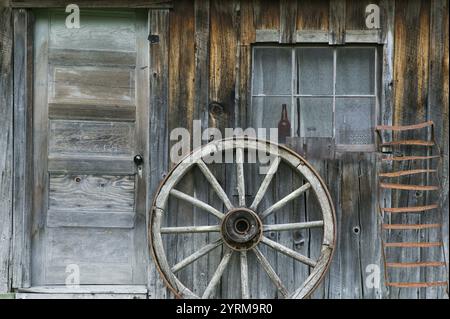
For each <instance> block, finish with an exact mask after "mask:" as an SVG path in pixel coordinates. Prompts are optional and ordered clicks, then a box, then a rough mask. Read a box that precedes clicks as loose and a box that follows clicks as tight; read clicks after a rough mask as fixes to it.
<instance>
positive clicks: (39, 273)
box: [31, 11, 49, 285]
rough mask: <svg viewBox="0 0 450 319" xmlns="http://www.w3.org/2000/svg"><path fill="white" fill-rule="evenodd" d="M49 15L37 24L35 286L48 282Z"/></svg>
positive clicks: (41, 15) (42, 14) (41, 16)
mask: <svg viewBox="0 0 450 319" xmlns="http://www.w3.org/2000/svg"><path fill="white" fill-rule="evenodd" d="M48 33H49V30H48V12H47V11H39V12H37V15H36V24H35V32H34V39H35V50H34V61H35V68H34V76H35V80H34V89H33V209H32V221H33V223H32V225H31V234H32V237H31V240H32V245H31V273H32V274H33V276H32V278H31V285H42V284H45V281H44V279H45V278H44V269H43V267H44V260H43V258H44V254H45V253H40V252H45V244H44V242H45V241H44V238H45V227H44V226H43V225H45V211H46V208H47V207H48V204H47V197H48V187H47V186H48V168H47V166H48V165H47V154H48V153H47V152H48V151H47V148H48V140H47V135H48V105H47V102H48V99H47V92H48V86H47V85H48V79H47V76H48Z"/></svg>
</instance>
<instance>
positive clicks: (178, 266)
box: [171, 239, 222, 273]
mask: <svg viewBox="0 0 450 319" xmlns="http://www.w3.org/2000/svg"><path fill="white" fill-rule="evenodd" d="M220 245H222V240H221V239H219V240H216V241H215V242H212V243H211V244H208V245H205V246H204V247H202V248H200V249H199V250H198V251H196V252H195V253H194V254H192V255H190V256H188V257H186V258H185V259H183V260H182V261H180V262H179V263H177V264H176V265H174V266H173V267H172V268H171V271H172V272H174V273H176V272H177V271H180V270H181V269H183V268H184V267H186V266H187V265H189V264H191V263H193V262H194V261H196V260H197V259H199V258H200V257H202V256H204V255H206V254H208V253H209V252H210V251H211V250H213V249H215V248H217V247H218V246H220Z"/></svg>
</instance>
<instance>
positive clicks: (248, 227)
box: [149, 138, 336, 299]
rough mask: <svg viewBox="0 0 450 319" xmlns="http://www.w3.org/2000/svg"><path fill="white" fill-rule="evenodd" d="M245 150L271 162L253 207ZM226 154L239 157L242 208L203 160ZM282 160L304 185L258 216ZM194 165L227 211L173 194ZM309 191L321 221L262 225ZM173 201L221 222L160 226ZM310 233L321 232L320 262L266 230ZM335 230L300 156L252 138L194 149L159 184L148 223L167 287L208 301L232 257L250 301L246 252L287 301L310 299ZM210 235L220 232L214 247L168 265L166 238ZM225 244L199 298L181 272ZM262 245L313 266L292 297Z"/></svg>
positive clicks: (318, 184)
mask: <svg viewBox="0 0 450 319" xmlns="http://www.w3.org/2000/svg"><path fill="white" fill-rule="evenodd" d="M244 150H246V151H247V152H248V151H258V152H259V151H264V152H266V154H270V156H271V157H272V158H273V160H272V161H271V162H270V166H269V168H268V171H267V173H266V175H265V177H264V179H263V181H262V183H261V185H260V186H259V190H258V191H257V193H256V195H255V197H254V199H253V202H252V204H251V205H250V206H249V207H246V206H245V204H246V201H245V184H246V183H245V178H244V165H243V162H244V160H243V159H244ZM226 151H228V152H230V151H231V152H235V154H236V157H235V162H236V177H237V185H236V186H237V190H238V198H239V205H238V206H237V207H234V206H233V204H232V202H231V200H230V199H229V197H228V195H227V194H226V193H225V191H224V190H223V188H222V187H221V185H220V184H219V182H218V181H217V179H216V178H215V176H214V174H213V173H212V172H211V170H210V169H209V168H208V166H207V165H206V164H205V161H204V158H207V157H208V156H211V154H214V153H216V152H226ZM282 161H283V162H285V163H286V164H288V166H289V167H290V168H291V169H292V170H294V171H295V172H297V173H299V174H300V175H301V176H302V178H303V180H304V184H303V185H302V186H301V187H300V188H298V189H296V190H294V191H293V192H291V193H290V194H288V195H287V196H285V197H284V198H282V199H281V200H279V201H277V202H276V203H274V204H273V205H271V206H270V207H268V208H266V209H264V210H263V211H260V210H258V205H259V203H260V202H261V200H262V198H263V197H264V194H265V193H266V191H267V189H268V186H269V184H270V183H271V180H272V177H273V176H274V175H275V173H276V171H277V170H278V167H279V164H280V162H282ZM195 166H197V167H198V168H199V169H200V170H201V172H202V173H203V175H204V176H205V178H206V180H207V181H208V182H209V183H210V186H211V187H212V189H213V190H214V191H215V193H216V194H217V195H218V197H219V198H220V199H221V201H222V202H223V207H224V209H223V211H220V210H218V209H216V208H214V207H213V206H211V205H209V204H208V203H206V202H205V201H201V200H199V199H197V198H194V197H192V196H190V195H188V194H186V193H183V192H180V191H179V190H176V189H175V186H176V185H177V184H178V182H180V180H181V179H182V178H183V176H184V175H185V174H186V173H187V172H188V171H190V170H192V169H193V168H194V167H195ZM308 191H313V192H314V193H315V195H316V198H317V200H318V202H319V207H320V209H321V215H322V219H321V220H314V221H306V222H300V223H299V222H295V223H287V224H270V225H267V224H264V220H265V218H266V217H267V216H269V215H271V214H272V213H274V212H275V211H277V210H279V209H280V208H282V207H283V206H285V205H286V204H287V203H288V202H290V201H292V200H293V199H295V198H297V197H299V196H300V195H301V194H303V193H305V192H308ZM169 196H173V197H175V198H177V199H178V200H182V201H186V202H188V203H190V204H192V205H193V206H195V207H198V208H200V209H201V210H204V211H205V212H208V213H210V214H212V215H214V216H215V217H217V225H205V226H186V227H170V225H168V226H165V225H164V226H163V225H162V223H163V216H164V214H170V212H169V211H168V209H167V207H168V200H169ZM307 228H322V229H323V237H322V238H323V240H322V245H321V251H320V257H319V258H318V259H317V260H313V259H311V258H309V257H307V256H304V255H302V254H300V253H298V252H296V251H295V250H293V249H291V248H288V247H285V246H283V245H281V244H280V243H278V242H276V241H273V240H271V239H269V238H267V237H266V236H264V233H265V232H267V231H271V232H277V231H286V230H298V229H307ZM335 229H336V227H335V213H334V208H333V204H332V201H331V198H330V195H329V193H328V190H327V189H326V187H325V184H324V183H323V181H322V180H321V178H320V176H319V175H318V174H317V173H316V171H315V170H314V169H313V168H312V167H311V166H310V165H309V164H308V163H307V162H306V161H305V160H304V159H303V158H302V157H300V156H299V155H298V154H296V153H294V152H292V151H290V150H289V149H287V148H285V147H282V146H279V145H277V144H274V143H271V142H268V141H262V140H254V139H248V138H234V139H225V140H221V141H214V142H211V143H209V144H207V145H205V146H203V147H201V148H199V149H198V150H195V151H194V152H193V153H191V154H190V155H188V156H187V157H185V158H184V159H183V160H182V161H181V162H180V163H179V164H178V165H176V166H175V167H174V168H173V169H172V170H171V171H170V173H169V174H168V175H167V177H166V178H165V179H164V181H163V182H162V183H161V185H160V188H159V190H158V192H157V194H156V195H155V198H154V202H153V208H152V212H151V218H150V224H149V236H150V238H149V243H150V244H149V245H150V247H149V248H150V251H151V253H152V254H153V257H154V260H155V262H156V265H157V267H158V270H159V271H160V273H161V275H162V277H163V279H164V281H165V283H166V285H167V286H168V287H169V288H170V289H171V290H172V291H173V293H174V294H175V295H176V296H177V297H179V298H210V297H211V296H212V294H213V293H214V291H215V289H216V287H217V286H218V284H219V282H220V280H221V277H222V274H223V273H224V270H225V268H226V267H227V265H228V263H229V261H230V258H231V256H232V254H239V257H240V271H241V278H240V283H241V293H242V298H244V299H246V298H249V297H250V296H249V276H248V259H247V254H248V253H254V254H255V255H256V260H258V261H259V263H260V264H261V266H262V268H263V269H264V270H265V271H266V273H267V275H268V276H269V278H270V280H271V281H272V282H273V283H274V285H275V286H276V288H277V289H278V291H279V292H280V293H281V295H282V296H284V297H286V298H305V297H308V296H309V295H310V294H311V293H312V292H313V290H314V289H315V288H316V287H317V286H318V285H319V283H320V281H321V280H322V278H323V276H324V274H325V273H326V271H327V269H328V266H329V264H330V262H331V258H332V255H333V250H334V242H335ZM206 232H217V233H219V234H220V237H219V239H218V240H216V241H214V242H211V243H209V244H207V245H205V246H204V247H198V250H197V251H196V252H194V253H193V254H192V255H190V256H188V257H186V258H184V259H183V260H181V261H178V262H177V263H176V264H174V265H169V262H168V258H167V256H166V251H165V249H164V246H163V239H162V235H165V234H185V233H206ZM221 245H223V247H224V253H223V256H222V259H221V261H220V263H219V265H218V267H217V269H216V270H215V272H214V274H213V275H212V278H211V280H210V281H209V283H208V285H207V287H206V289H205V291H204V292H203V294H202V295H200V296H197V295H196V294H194V293H193V292H192V291H191V290H190V289H189V288H187V287H186V286H185V285H184V284H183V283H182V282H181V281H180V280H179V278H177V273H178V272H179V271H180V270H181V269H183V268H185V267H187V266H188V265H190V264H192V263H193V262H195V261H196V260H198V259H199V258H201V257H202V256H205V255H207V254H208V253H209V252H211V251H212V250H213V249H215V248H217V247H218V246H221ZM259 245H266V246H269V247H271V248H273V249H274V250H276V251H278V252H279V253H282V254H284V255H286V256H288V257H290V258H293V259H294V260H295V261H297V262H300V263H303V264H305V265H308V266H309V267H310V273H309V276H308V277H307V278H306V280H305V281H304V282H303V283H302V285H301V286H300V287H298V288H297V289H296V290H295V291H293V292H288V291H287V289H286V288H285V287H284V285H283V283H282V281H281V279H280V278H279V276H278V275H277V273H276V272H275V271H274V269H273V268H272V266H271V265H270V263H269V262H268V260H267V259H266V257H265V256H264V255H263V254H262V253H261V250H260V249H259V248H258V247H259Z"/></svg>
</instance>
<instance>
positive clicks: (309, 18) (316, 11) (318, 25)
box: [297, 0, 330, 31]
mask: <svg viewBox="0 0 450 319" xmlns="http://www.w3.org/2000/svg"><path fill="white" fill-rule="evenodd" d="M329 12H330V11H329V0H298V1H297V30H321V31H327V30H328V18H329Z"/></svg>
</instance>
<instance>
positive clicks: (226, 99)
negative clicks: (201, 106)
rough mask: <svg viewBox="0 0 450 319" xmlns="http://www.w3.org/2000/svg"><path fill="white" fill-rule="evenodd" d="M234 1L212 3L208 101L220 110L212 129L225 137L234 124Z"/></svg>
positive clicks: (215, 111)
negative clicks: (215, 129)
mask: <svg viewBox="0 0 450 319" xmlns="http://www.w3.org/2000/svg"><path fill="white" fill-rule="evenodd" d="M236 5H237V3H236V2H235V1H228V2H221V1H216V0H214V1H211V29H210V30H211V31H210V32H211V33H210V69H209V76H210V82H209V99H210V101H211V102H217V103H219V104H220V107H218V108H215V109H213V110H212V111H213V112H211V113H210V116H211V117H210V127H216V128H219V129H220V130H221V131H222V134H223V133H224V131H223V130H224V129H225V128H226V127H233V126H234V120H235V96H236V72H237V70H236V64H237V62H238V60H237V57H238V55H237V54H238V36H239V27H238V26H239V19H238V14H237V11H236Z"/></svg>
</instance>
